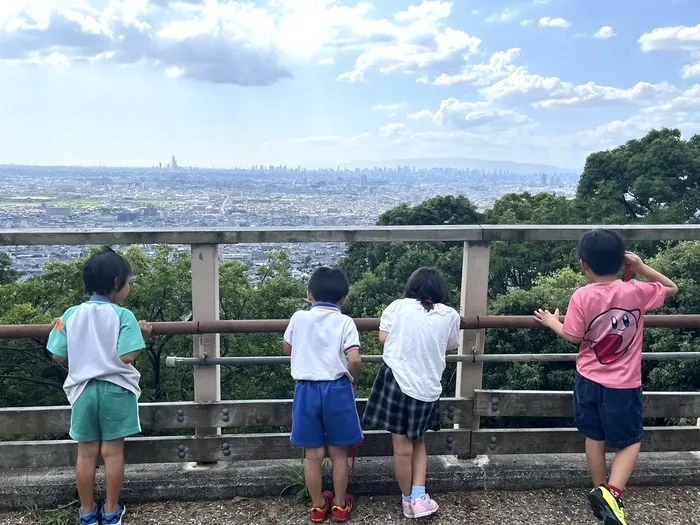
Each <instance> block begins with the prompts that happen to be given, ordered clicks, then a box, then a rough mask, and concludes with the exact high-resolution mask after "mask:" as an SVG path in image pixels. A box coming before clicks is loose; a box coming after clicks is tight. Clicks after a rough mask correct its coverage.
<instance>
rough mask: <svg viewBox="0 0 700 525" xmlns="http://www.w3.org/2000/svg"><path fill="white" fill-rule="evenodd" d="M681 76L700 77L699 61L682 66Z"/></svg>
mask: <svg viewBox="0 0 700 525" xmlns="http://www.w3.org/2000/svg"><path fill="white" fill-rule="evenodd" d="M681 76H682V77H683V78H694V77H700V62H698V63H697V64H687V65H685V66H683V69H681Z"/></svg>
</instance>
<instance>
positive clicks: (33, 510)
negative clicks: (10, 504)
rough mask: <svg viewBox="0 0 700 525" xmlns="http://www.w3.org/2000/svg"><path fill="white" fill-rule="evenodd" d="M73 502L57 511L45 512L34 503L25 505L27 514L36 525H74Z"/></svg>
mask: <svg viewBox="0 0 700 525" xmlns="http://www.w3.org/2000/svg"><path fill="white" fill-rule="evenodd" d="M75 503H76V502H75V501H74V502H72V503H69V504H68V505H63V506H61V507H58V508H57V509H51V510H45V509H42V508H41V507H39V505H38V504H37V503H36V502H31V503H29V504H27V505H26V509H27V513H28V514H29V517H30V518H31V519H32V523H34V524H36V525H73V524H74V523H75V509H74V505H75Z"/></svg>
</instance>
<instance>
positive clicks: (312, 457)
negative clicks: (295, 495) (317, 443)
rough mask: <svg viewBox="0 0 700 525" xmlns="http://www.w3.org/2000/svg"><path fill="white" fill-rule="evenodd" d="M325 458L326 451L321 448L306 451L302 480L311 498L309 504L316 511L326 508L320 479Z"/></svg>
mask: <svg viewBox="0 0 700 525" xmlns="http://www.w3.org/2000/svg"><path fill="white" fill-rule="evenodd" d="M325 456H326V449H325V448H323V447H321V448H307V449H306V461H305V462H304V478H305V479H306V488H307V489H308V490H309V495H310V496H311V504H312V505H313V506H314V507H316V508H318V509H322V508H324V507H325V506H326V500H325V499H323V479H322V477H321V465H322V464H323V458H324V457H325ZM334 470H335V469H334Z"/></svg>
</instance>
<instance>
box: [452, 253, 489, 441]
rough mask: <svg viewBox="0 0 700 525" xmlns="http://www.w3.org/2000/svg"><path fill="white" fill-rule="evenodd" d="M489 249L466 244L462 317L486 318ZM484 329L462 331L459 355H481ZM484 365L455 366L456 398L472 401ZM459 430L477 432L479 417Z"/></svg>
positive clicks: (463, 261)
mask: <svg viewBox="0 0 700 525" xmlns="http://www.w3.org/2000/svg"><path fill="white" fill-rule="evenodd" d="M490 257H491V248H490V245H489V243H485V242H465V243H464V258H463V260H462V288H461V298H460V310H461V312H460V313H461V314H462V315H463V316H464V317H474V316H477V315H486V307H487V301H488V292H489V262H490ZM484 336H485V330H462V335H461V338H460V345H459V354H466V355H471V354H472V352H476V353H477V354H483V353H484ZM483 371H484V364H483V363H482V362H480V361H478V362H476V363H471V362H467V363H457V386H456V388H455V397H463V398H473V397H474V390H476V389H479V388H481V385H482V379H483ZM460 428H469V429H471V430H478V428H479V416H476V415H472V418H471V423H469V424H466V425H461V427H460Z"/></svg>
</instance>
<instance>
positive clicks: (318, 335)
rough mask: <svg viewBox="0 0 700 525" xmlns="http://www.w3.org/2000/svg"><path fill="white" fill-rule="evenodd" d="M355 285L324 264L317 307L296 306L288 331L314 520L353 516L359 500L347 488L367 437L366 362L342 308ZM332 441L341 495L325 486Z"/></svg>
mask: <svg viewBox="0 0 700 525" xmlns="http://www.w3.org/2000/svg"><path fill="white" fill-rule="evenodd" d="M349 290H350V283H349V282H348V278H347V276H346V275H345V273H344V272H343V271H342V270H338V269H332V268H327V267H321V268H318V269H317V270H316V271H315V272H314V273H313V275H312V276H311V278H310V279H309V285H308V291H307V297H308V299H309V301H311V303H312V306H311V310H309V311H299V312H296V313H295V314H294V315H293V316H292V318H291V319H290V321H289V326H288V328H287V331H286V332H285V334H284V353H285V354H287V355H291V356H292V377H293V378H294V379H295V380H296V381H297V385H296V388H295V389H294V408H293V413H292V436H291V442H292V444H293V445H295V446H297V447H302V448H304V449H305V453H306V462H305V465H304V476H305V478H306V486H307V488H308V490H309V493H310V495H311V505H312V506H311V511H310V518H311V521H312V522H314V523H321V522H322V521H324V520H325V519H326V518H327V517H328V513H329V512H330V513H331V514H332V518H333V520H334V521H339V522H343V521H347V520H348V518H349V517H350V513H351V512H352V508H353V505H354V503H355V500H354V498H353V497H352V496H351V495H350V494H347V493H346V489H347V486H348V477H349V475H348V448H349V447H352V446H355V445H359V444H360V443H361V442H362V439H363V436H362V429H361V427H360V419H359V417H358V415H357V406H356V404H355V392H354V389H353V382H354V381H356V380H357V378H358V377H359V376H360V372H361V369H362V364H361V363H360V337H359V334H358V332H357V327H356V326H355V323H354V322H353V320H352V319H351V318H349V317H348V316H346V315H343V314H342V313H341V312H340V307H341V306H342V305H343V304H344V303H345V300H346V298H347V296H348V292H349ZM326 444H328V445H329V454H330V456H331V461H332V463H333V489H334V492H335V495H334V494H332V493H331V492H322V478H321V464H322V463H323V458H324V456H325V446H326Z"/></svg>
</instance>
